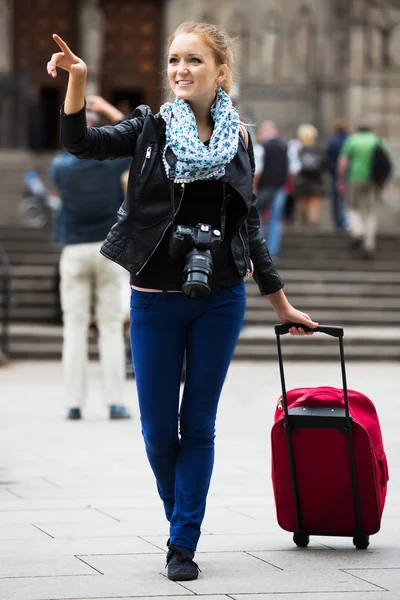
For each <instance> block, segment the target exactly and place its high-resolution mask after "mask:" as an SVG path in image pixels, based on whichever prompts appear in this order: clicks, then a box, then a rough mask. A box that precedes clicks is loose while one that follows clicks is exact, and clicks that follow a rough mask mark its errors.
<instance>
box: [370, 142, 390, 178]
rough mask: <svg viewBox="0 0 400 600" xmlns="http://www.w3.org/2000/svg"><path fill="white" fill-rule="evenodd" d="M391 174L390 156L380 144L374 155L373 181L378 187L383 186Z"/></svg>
mask: <svg viewBox="0 0 400 600" xmlns="http://www.w3.org/2000/svg"><path fill="white" fill-rule="evenodd" d="M391 174H392V163H391V160H390V157H389V154H388V153H387V151H386V150H385V148H383V147H382V144H380V143H378V144H377V145H376V146H375V149H374V152H373V155H372V163H371V179H372V181H375V183H377V184H378V185H382V184H384V183H385V182H386V181H387V180H388V179H389V177H390V176H391Z"/></svg>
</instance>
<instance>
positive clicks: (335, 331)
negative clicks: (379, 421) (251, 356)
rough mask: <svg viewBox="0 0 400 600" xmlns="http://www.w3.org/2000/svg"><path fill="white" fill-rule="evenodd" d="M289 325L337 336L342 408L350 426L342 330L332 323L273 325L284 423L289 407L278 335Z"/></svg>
mask: <svg viewBox="0 0 400 600" xmlns="http://www.w3.org/2000/svg"><path fill="white" fill-rule="evenodd" d="M291 327H301V328H302V329H304V331H312V332H320V333H325V334H326V335H330V336H332V337H335V338H338V340H339V350H340V364H341V370H342V380H343V396H344V409H345V414H346V427H348V428H350V427H351V420H350V409H349V397H348V393H347V378H346V365H345V361H344V347H343V336H344V330H343V327H336V326H333V325H318V327H315V328H312V327H308V326H307V325H303V324H300V323H292V324H287V323H286V324H284V325H275V334H276V343H277V346H278V359H279V371H280V376H281V384H282V404H283V409H284V413H285V424H286V425H288V423H289V408H288V402H287V396H286V383H285V373H284V370H283V357H282V348H281V340H280V336H281V335H285V334H287V333H289V329H290V328H291Z"/></svg>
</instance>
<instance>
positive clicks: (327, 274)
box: [249, 265, 400, 285]
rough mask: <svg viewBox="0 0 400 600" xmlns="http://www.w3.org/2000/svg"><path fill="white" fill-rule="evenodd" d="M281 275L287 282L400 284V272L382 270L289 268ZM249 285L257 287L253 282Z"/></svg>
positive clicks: (280, 270) (281, 272)
mask: <svg viewBox="0 0 400 600" xmlns="http://www.w3.org/2000/svg"><path fill="white" fill-rule="evenodd" d="M279 273H280V275H281V277H282V279H283V280H284V281H285V282H286V281H287V282H291V283H293V282H301V283H305V282H313V283H315V282H317V283H340V284H343V283H366V282H367V283H376V284H381V283H400V271H399V272H396V271H393V272H391V271H387V270H386V269H382V270H381V271H377V272H368V271H359V270H358V269H356V270H354V271H351V270H349V271H343V270H338V269H332V271H319V270H318V271H314V270H312V269H311V268H310V269H308V270H307V269H304V265H303V268H301V269H294V268H291V267H288V268H286V269H279ZM249 285H255V283H254V282H253V281H252V280H251V281H249Z"/></svg>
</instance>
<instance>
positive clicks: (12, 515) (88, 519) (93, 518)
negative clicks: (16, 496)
mask: <svg viewBox="0 0 400 600" xmlns="http://www.w3.org/2000/svg"><path fill="white" fill-rule="evenodd" d="M110 520H111V517H109V516H107V515H105V514H104V513H101V512H99V511H97V510H93V509H91V508H87V509H83V510H64V511H62V510H47V511H43V510H34V511H31V510H19V511H15V510H9V511H2V512H1V511H0V525H2V524H3V523H35V524H43V523H108V522H109V521H110Z"/></svg>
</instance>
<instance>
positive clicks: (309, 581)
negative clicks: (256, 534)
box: [185, 552, 379, 595]
mask: <svg viewBox="0 0 400 600" xmlns="http://www.w3.org/2000/svg"><path fill="white" fill-rule="evenodd" d="M196 558H197V560H198V563H199V566H200V568H201V569H202V571H203V575H202V577H199V579H198V580H196V581H188V582H186V583H185V587H186V588H187V589H189V590H190V591H192V592H195V593H196V594H209V593H221V594H229V595H232V594H254V593H260V594H261V593H281V594H282V593H289V592H297V593H298V592H312V591H316V590H317V591H319V592H320V593H322V592H340V591H341V592H357V591H364V592H369V591H371V592H372V591H374V590H377V589H379V588H377V587H376V586H374V585H372V584H370V583H366V582H364V581H362V580H360V579H357V578H355V577H352V576H351V575H349V574H347V573H343V572H341V571H339V570H337V569H325V570H324V571H323V572H321V571H316V572H313V573H312V577H310V572H309V571H303V570H294V569H291V570H290V571H289V570H285V571H283V570H280V569H278V568H277V567H274V566H273V565H271V564H268V563H266V562H264V561H262V560H259V559H256V558H254V557H253V556H251V555H249V554H246V553H237V552H235V553H230V552H219V553H207V554H202V553H198V554H196Z"/></svg>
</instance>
